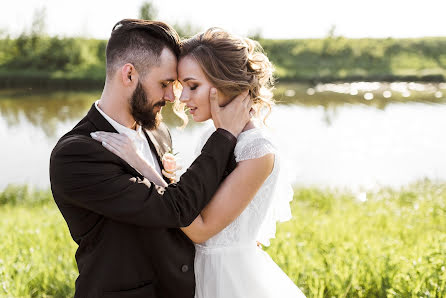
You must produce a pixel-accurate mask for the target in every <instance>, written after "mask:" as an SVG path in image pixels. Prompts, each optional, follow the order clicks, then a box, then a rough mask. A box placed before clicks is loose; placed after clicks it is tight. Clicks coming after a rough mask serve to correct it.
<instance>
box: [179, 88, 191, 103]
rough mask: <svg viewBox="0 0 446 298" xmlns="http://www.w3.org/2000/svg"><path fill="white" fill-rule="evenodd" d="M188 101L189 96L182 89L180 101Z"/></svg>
mask: <svg viewBox="0 0 446 298" xmlns="http://www.w3.org/2000/svg"><path fill="white" fill-rule="evenodd" d="M188 100H189V96H188V95H187V93H186V92H185V91H184V89H183V91H182V92H181V95H180V101H181V102H187V101H188Z"/></svg>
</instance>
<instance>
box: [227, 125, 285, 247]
mask: <svg viewBox="0 0 446 298" xmlns="http://www.w3.org/2000/svg"><path fill="white" fill-rule="evenodd" d="M272 139H273V138H272V137H270V136H269V135H268V134H266V133H264V132H263V131H262V130H252V132H251V131H247V132H245V133H243V134H241V135H240V136H239V138H238V141H237V145H236V146H235V150H234V154H235V159H236V161H237V162H239V161H243V160H247V159H254V158H259V157H262V156H264V155H266V154H268V153H273V154H274V169H273V172H272V173H271V175H270V176H269V177H268V178H267V180H266V181H265V182H264V185H263V186H262V187H263V188H264V189H265V191H263V192H261V193H258V194H257V196H258V198H256V199H257V201H258V202H263V203H264V204H265V205H263V208H265V213H264V215H263V219H262V223H261V225H260V229H259V230H258V234H257V237H256V240H257V241H259V242H260V243H262V244H263V245H266V246H269V245H270V239H273V238H275V235H276V223H277V222H284V221H287V220H290V219H291V208H290V202H291V200H292V199H293V189H292V187H291V180H290V178H291V175H288V173H286V170H285V167H284V165H283V164H282V162H281V159H280V155H281V154H280V152H279V150H277V149H276V147H275V146H274V145H273V144H274V143H273V142H272V141H271V140H272ZM263 203H262V204H263Z"/></svg>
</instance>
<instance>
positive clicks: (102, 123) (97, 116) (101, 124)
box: [87, 103, 143, 178]
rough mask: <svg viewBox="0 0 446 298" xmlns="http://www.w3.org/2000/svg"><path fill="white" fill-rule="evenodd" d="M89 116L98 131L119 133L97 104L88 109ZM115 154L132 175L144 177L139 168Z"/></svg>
mask: <svg viewBox="0 0 446 298" xmlns="http://www.w3.org/2000/svg"><path fill="white" fill-rule="evenodd" d="M87 118H88V120H90V122H91V123H92V124H93V125H94V126H95V127H96V129H97V131H106V132H114V133H118V132H117V131H116V129H115V128H114V127H113V126H112V125H111V124H110V122H108V121H107V119H105V118H104V117H103V116H102V115H101V113H99V111H98V110H97V109H96V106H95V104H94V103H93V105H92V106H91V108H90V111H88V113H87ZM105 150H107V149H105ZM113 155H114V154H113ZM114 156H116V158H118V159H119V160H120V161H121V163H122V164H123V165H124V167H125V168H126V169H127V170H128V171H129V172H130V173H131V174H132V175H134V176H137V177H140V178H143V176H142V175H141V174H140V173H139V172H138V171H137V170H135V169H134V168H133V167H132V166H131V165H129V164H128V163H127V162H126V161H125V160H123V159H122V158H120V157H119V156H117V155H114Z"/></svg>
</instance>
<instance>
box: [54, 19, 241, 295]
mask: <svg viewBox="0 0 446 298" xmlns="http://www.w3.org/2000/svg"><path fill="white" fill-rule="evenodd" d="M179 51H180V43H179V38H178V35H177V33H176V32H175V31H174V30H173V29H172V28H171V27H170V26H168V25H166V24H164V23H162V22H155V21H143V20H122V21H120V22H118V23H117V24H116V25H115V27H114V28H113V30H112V33H111V37H110V39H109V41H108V44H107V49H106V59H107V65H106V69H107V77H106V82H105V86H104V90H103V92H102V96H101V98H100V100H98V101H96V102H95V103H94V104H93V105H92V107H91V109H90V111H89V112H88V113H87V115H86V116H85V117H84V118H83V119H82V120H81V121H80V122H79V123H78V124H77V125H76V126H75V127H74V128H73V129H72V130H71V131H70V132H68V133H67V134H65V135H64V136H63V137H62V138H61V139H60V140H59V142H58V143H57V145H56V146H55V148H54V149H53V152H52V154H51V160H50V179H51V189H52V192H53V196H54V200H55V202H56V204H57V206H58V207H59V209H60V211H61V213H62V215H63V217H64V218H65V220H66V222H67V224H68V227H69V230H70V233H71V236H72V238H73V240H74V241H75V242H76V243H77V244H78V245H79V247H78V249H77V252H76V262H77V265H78V269H79V277H78V278H77V280H76V291H75V297H82V298H83V297H134V298H139V297H141V298H142V297H145V298H149V297H159V298H169V297H172V298H181V297H188V298H193V297H194V289H195V278H194V267H193V266H194V253H195V250H194V245H193V243H192V242H191V241H190V240H189V239H188V238H187V237H186V236H185V235H184V234H183V233H182V232H181V230H180V229H178V228H179V227H184V226H188V225H189V224H190V223H191V222H192V221H193V220H194V219H195V217H196V216H197V215H198V214H199V212H200V211H201V210H202V209H203V207H204V206H205V205H206V204H207V203H208V202H209V200H210V199H211V197H212V195H213V194H214V193H215V191H216V190H217V188H218V185H219V183H220V182H221V180H222V179H223V177H224V175H227V173H228V170H227V169H226V168H227V165H228V164H230V161H231V157H232V154H233V150H234V147H235V144H236V137H237V136H238V134H239V133H240V132H241V130H242V128H243V127H244V126H245V124H246V123H247V121H248V119H249V108H250V107H249V105H246V102H247V99H244V98H242V97H243V96H239V98H236V100H234V101H233V102H232V103H231V104H229V105H227V106H226V107H224V108H220V107H218V106H216V105H217V103H216V101H217V99H216V98H214V97H215V96H214V95H213V96H211V104H212V105H213V108H214V109H213V113H214V114H213V118H214V119H217V125H216V126H217V128H218V129H217V131H216V132H215V133H214V134H213V135H212V136H211V137H210V138H209V140H208V141H207V143H206V145H205V146H204V148H203V150H202V152H201V155H200V156H199V157H198V158H197V159H196V160H195V161H194V163H193V164H192V165H191V167H190V168H189V169H188V170H187V171H186V173H184V174H183V175H182V176H181V181H180V182H179V183H178V184H171V185H169V186H168V187H167V188H160V187H158V186H156V185H155V184H153V183H152V182H150V181H148V180H147V179H146V178H144V177H143V176H142V175H141V174H140V173H139V172H138V171H136V170H135V169H133V168H132V167H131V166H130V165H129V164H127V163H126V162H125V161H124V160H122V159H121V158H119V157H118V156H116V155H114V154H112V153H111V152H110V151H109V150H107V149H106V148H104V147H103V146H102V145H101V143H99V142H97V141H95V140H94V139H92V138H91V137H90V133H92V132H95V131H107V132H119V133H121V134H126V135H127V136H129V137H130V138H132V139H133V140H134V142H135V144H136V145H137V146H139V148H140V153H141V154H142V156H143V157H144V159H145V160H146V161H147V162H148V163H150V164H152V166H153V167H154V168H155V169H156V170H157V171H158V172H159V173H161V170H162V163H161V161H160V158H161V157H162V155H163V154H164V153H165V152H166V151H167V150H168V149H169V147H171V139H170V134H169V132H168V130H167V128H166V126H165V125H164V124H163V123H161V122H160V111H161V108H162V106H164V104H165V102H166V101H170V102H172V101H173V100H174V94H173V88H172V84H173V82H174V81H175V80H176V78H177V71H176V67H177V56H178V54H179Z"/></svg>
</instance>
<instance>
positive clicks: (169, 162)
mask: <svg viewBox="0 0 446 298" xmlns="http://www.w3.org/2000/svg"><path fill="white" fill-rule="evenodd" d="M177 154H178V153H175V154H173V153H172V149H169V151H167V152H166V153H164V155H163V157H162V158H161V161H162V163H163V169H162V170H161V172H162V173H163V175H164V176H165V177H167V178H168V179H169V180H170V183H175V182H177V177H176V171H178V170H181V166H178V165H177V158H176V155H177Z"/></svg>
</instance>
